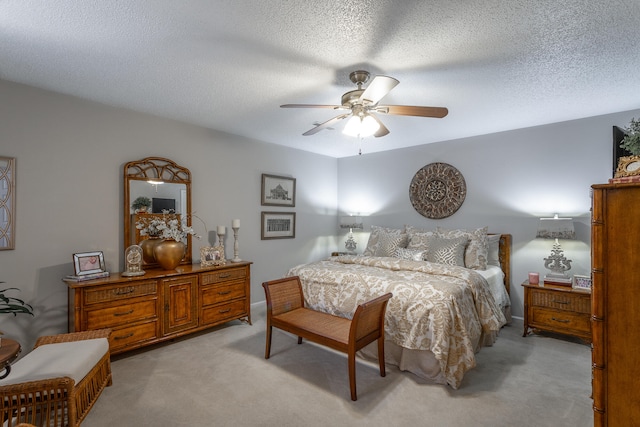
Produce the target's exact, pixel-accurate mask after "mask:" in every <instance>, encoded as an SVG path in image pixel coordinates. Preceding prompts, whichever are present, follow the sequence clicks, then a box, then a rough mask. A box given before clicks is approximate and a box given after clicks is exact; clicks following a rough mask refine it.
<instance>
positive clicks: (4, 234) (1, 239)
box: [0, 157, 16, 250]
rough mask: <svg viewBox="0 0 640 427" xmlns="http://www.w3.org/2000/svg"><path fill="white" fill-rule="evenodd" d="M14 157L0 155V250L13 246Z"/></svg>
mask: <svg viewBox="0 0 640 427" xmlns="http://www.w3.org/2000/svg"><path fill="white" fill-rule="evenodd" d="M15 194H16V159H15V158H13V157H0V250H3V249H14V248H15V241H16V237H15V230H16V220H15V218H16V199H15V197H16V196H15Z"/></svg>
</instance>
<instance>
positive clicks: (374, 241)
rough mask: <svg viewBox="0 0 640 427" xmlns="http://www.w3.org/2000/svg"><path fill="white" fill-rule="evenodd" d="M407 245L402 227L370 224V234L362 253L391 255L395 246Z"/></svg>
mask: <svg viewBox="0 0 640 427" xmlns="http://www.w3.org/2000/svg"><path fill="white" fill-rule="evenodd" d="M406 247H407V234H406V233H405V231H404V229H397V228H386V227H378V226H375V225H372V226H371V235H370V236H369V241H368V242H367V247H366V248H365V250H364V252H363V253H362V254H363V255H367V256H393V255H394V253H395V251H396V249H397V248H406Z"/></svg>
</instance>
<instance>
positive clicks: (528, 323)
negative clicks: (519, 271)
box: [522, 280, 591, 342]
mask: <svg viewBox="0 0 640 427" xmlns="http://www.w3.org/2000/svg"><path fill="white" fill-rule="evenodd" d="M522 286H523V287H524V333H523V335H522V336H523V337H526V336H527V335H528V334H529V329H538V330H543V331H547V332H555V333H559V334H565V335H571V336H574V337H578V338H581V339H583V340H585V341H587V342H591V293H590V292H588V291H583V290H579V289H573V288H571V287H569V286H554V285H542V286H541V285H537V284H536V285H534V284H530V283H529V281H528V280H527V281H525V282H524V283H523V284H522Z"/></svg>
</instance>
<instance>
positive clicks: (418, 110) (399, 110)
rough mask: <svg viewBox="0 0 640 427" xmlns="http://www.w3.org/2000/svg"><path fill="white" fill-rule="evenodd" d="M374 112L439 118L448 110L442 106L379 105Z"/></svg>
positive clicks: (447, 112)
mask: <svg viewBox="0 0 640 427" xmlns="http://www.w3.org/2000/svg"><path fill="white" fill-rule="evenodd" d="M376 112H377V113H384V114H394V115H396V116H417V117H436V118H439V119H441V118H443V117H444V116H446V115H447V114H449V110H447V109H446V108H444V107H414V106H411V105H379V106H378V107H377V108H376Z"/></svg>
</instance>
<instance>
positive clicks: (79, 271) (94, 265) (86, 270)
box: [73, 251, 107, 276]
mask: <svg viewBox="0 0 640 427" xmlns="http://www.w3.org/2000/svg"><path fill="white" fill-rule="evenodd" d="M73 268H74V269H75V272H76V276H83V275H85V274H95V273H103V272H105V271H107V270H106V268H105V266H104V255H103V254H102V252H101V251H100V252H80V253H77V254H73Z"/></svg>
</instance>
